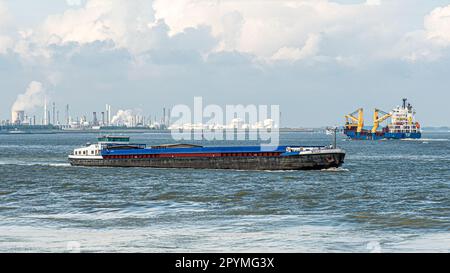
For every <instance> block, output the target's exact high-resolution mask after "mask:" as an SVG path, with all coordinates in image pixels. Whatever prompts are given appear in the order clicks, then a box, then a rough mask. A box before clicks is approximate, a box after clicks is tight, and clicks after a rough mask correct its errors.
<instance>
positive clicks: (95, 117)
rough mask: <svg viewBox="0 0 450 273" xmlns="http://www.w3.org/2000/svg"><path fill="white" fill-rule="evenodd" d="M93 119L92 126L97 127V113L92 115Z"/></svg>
mask: <svg viewBox="0 0 450 273" xmlns="http://www.w3.org/2000/svg"><path fill="white" fill-rule="evenodd" d="M93 118H94V120H93V121H92V124H93V125H95V126H97V125H98V120H97V112H94V113H93Z"/></svg>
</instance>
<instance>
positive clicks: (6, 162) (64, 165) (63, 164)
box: [0, 161, 71, 167]
mask: <svg viewBox="0 0 450 273" xmlns="http://www.w3.org/2000/svg"><path fill="white" fill-rule="evenodd" d="M0 165H17V166H50V167H70V166H71V165H70V163H62V162H59V163H55V162H54V163H52V162H17V161H0Z"/></svg>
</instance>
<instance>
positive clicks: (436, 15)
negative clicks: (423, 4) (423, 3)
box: [424, 5, 450, 47]
mask: <svg viewBox="0 0 450 273" xmlns="http://www.w3.org/2000/svg"><path fill="white" fill-rule="evenodd" d="M424 27H425V31H426V38H427V39H428V40H430V41H431V42H432V43H434V44H436V45H438V46H443V47H447V46H450V5H448V6H446V7H439V8H436V9H434V10H433V11H432V12H430V14H428V15H427V16H425V20H424Z"/></svg>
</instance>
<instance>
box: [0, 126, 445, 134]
mask: <svg viewBox="0 0 450 273" xmlns="http://www.w3.org/2000/svg"><path fill="white" fill-rule="evenodd" d="M244 131H246V130H242V132H244ZM170 132H171V130H167V129H166V130H161V129H151V128H106V129H96V130H95V129H69V130H67V129H65V130H63V129H59V128H49V127H48V126H46V127H39V128H30V126H26V127H25V126H24V127H22V126H14V127H10V126H8V127H5V126H0V134H3V135H15V134H21V135H22V134H81V133H83V134H90V133H91V134H127V133H156V134H164V133H170ZM280 132H301V133H325V128H324V127H322V128H281V129H280ZM423 132H425V133H427V132H432V133H448V132H450V127H425V128H423Z"/></svg>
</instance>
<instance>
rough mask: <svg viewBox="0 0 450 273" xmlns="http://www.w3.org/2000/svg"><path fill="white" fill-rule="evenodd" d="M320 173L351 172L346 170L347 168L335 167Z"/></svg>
mask: <svg viewBox="0 0 450 273" xmlns="http://www.w3.org/2000/svg"><path fill="white" fill-rule="evenodd" d="M320 171H322V172H349V171H350V170H349V169H345V168H336V167H333V168H328V169H322V170H320Z"/></svg>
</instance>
